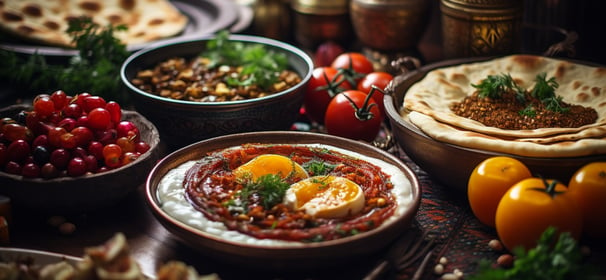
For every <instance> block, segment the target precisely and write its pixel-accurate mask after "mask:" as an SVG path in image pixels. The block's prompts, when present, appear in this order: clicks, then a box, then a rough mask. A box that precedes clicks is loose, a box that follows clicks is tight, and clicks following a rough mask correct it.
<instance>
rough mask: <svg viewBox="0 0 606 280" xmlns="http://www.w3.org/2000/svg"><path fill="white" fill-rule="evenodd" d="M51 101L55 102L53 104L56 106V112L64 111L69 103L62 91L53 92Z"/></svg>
mask: <svg viewBox="0 0 606 280" xmlns="http://www.w3.org/2000/svg"><path fill="white" fill-rule="evenodd" d="M50 99H51V100H52V101H53V104H54V105H55V110H57V111H58V110H62V109H63V107H65V105H67V102H68V100H67V99H68V98H67V94H66V93H65V92H64V91H62V90H58V91H55V92H53V93H52V94H51V95H50Z"/></svg>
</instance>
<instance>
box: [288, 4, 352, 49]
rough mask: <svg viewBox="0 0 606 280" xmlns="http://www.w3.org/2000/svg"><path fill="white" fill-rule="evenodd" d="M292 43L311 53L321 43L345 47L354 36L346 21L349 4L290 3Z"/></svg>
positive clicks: (348, 19) (349, 22) (347, 19)
mask: <svg viewBox="0 0 606 280" xmlns="http://www.w3.org/2000/svg"><path fill="white" fill-rule="evenodd" d="M291 7H292V10H293V14H294V15H293V17H294V23H293V24H294V28H295V40H296V41H297V42H298V43H299V44H300V45H301V46H302V47H304V48H308V49H315V48H316V47H317V46H318V45H319V44H321V43H323V42H325V41H335V42H337V43H339V44H341V45H348V44H349V43H351V41H353V37H354V33H353V30H352V27H351V21H350V18H349V0H332V1H326V0H293V1H291Z"/></svg>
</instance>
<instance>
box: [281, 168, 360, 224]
mask: <svg viewBox="0 0 606 280" xmlns="http://www.w3.org/2000/svg"><path fill="white" fill-rule="evenodd" d="M284 203H285V204H286V205H287V206H288V207H291V208H292V209H297V210H305V212H306V213H307V214H310V215H312V216H314V217H317V218H341V217H346V216H349V215H354V214H357V213H359V212H360V211H362V209H363V208H364V204H365V200H364V193H363V191H362V188H361V187H360V186H359V185H358V184H356V183H355V182H353V181H351V180H349V179H347V178H344V177H337V176H314V177H310V178H307V179H305V180H302V181H299V182H297V183H294V184H292V185H291V186H290V188H289V189H288V190H287V191H286V195H285V198H284Z"/></svg>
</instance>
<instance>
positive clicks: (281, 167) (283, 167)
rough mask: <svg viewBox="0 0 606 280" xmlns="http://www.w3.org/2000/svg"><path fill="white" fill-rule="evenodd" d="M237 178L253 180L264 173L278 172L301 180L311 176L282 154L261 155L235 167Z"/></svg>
mask: <svg viewBox="0 0 606 280" xmlns="http://www.w3.org/2000/svg"><path fill="white" fill-rule="evenodd" d="M233 174H234V175H235V176H236V178H240V179H243V178H246V179H251V180H253V181H257V179H258V178H259V177H261V176H263V175H267V174H276V175H279V176H280V177H282V178H283V179H284V178H292V179H296V180H301V179H305V178H307V177H309V175H307V171H305V169H303V167H302V166H301V165H299V164H298V163H296V162H294V161H292V160H291V159H290V158H288V157H285V156H282V155H274V154H265V155H260V156H257V157H255V158H253V159H252V160H250V161H249V162H247V163H245V164H243V165H241V166H239V167H238V168H236V169H234V171H233Z"/></svg>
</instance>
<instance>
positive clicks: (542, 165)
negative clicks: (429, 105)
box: [384, 57, 606, 193]
mask: <svg viewBox="0 0 606 280" xmlns="http://www.w3.org/2000/svg"><path fill="white" fill-rule="evenodd" d="M487 59H490V58H488V57H479V58H466V59H453V60H446V61H442V62H438V63H433V64H428V65H425V66H422V67H420V68H418V69H416V70H413V71H410V72H407V73H405V74H402V75H400V76H397V77H395V78H394V82H393V83H392V84H391V85H390V86H388V88H387V94H386V95H385V99H384V102H385V110H386V114H387V118H388V120H389V123H390V127H391V132H392V133H393V136H394V138H395V140H396V141H397V143H398V144H399V145H400V147H401V148H402V149H403V150H404V152H405V153H406V155H408V157H410V159H411V160H413V161H414V162H415V163H416V164H417V165H419V167H421V169H423V170H424V171H425V172H427V173H428V174H429V175H430V176H431V177H432V179H434V180H436V181H438V182H440V183H441V184H442V185H444V186H445V187H447V188H450V189H453V190H455V191H457V192H463V193H466V192H467V181H468V179H469V176H470V175H471V172H472V171H473V169H474V168H475V167H476V165H478V164H479V163H480V162H482V161H483V160H485V159H487V158H489V157H493V156H509V157H513V158H516V159H518V160H520V161H522V162H523V163H524V164H526V166H527V167H528V168H529V169H530V170H531V172H532V173H533V174H540V175H541V176H543V177H545V178H554V179H558V180H560V181H562V182H568V181H569V180H570V177H571V176H572V174H574V172H575V171H576V170H577V169H578V168H580V167H582V166H583V165H585V164H587V163H590V162H595V161H604V160H606V155H595V156H583V157H566V158H557V157H553V158H550V157H527V156H518V155H512V154H506V153H498V152H492V151H487V150H480V149H471V148H467V147H462V146H458V145H453V144H449V143H445V142H440V141H436V140H434V139H433V138H431V137H429V136H428V135H427V134H425V133H423V132H422V131H421V130H420V129H419V128H417V127H416V126H415V125H414V124H412V123H411V122H410V121H408V120H405V119H404V118H402V117H401V112H402V106H403V102H404V96H405V95H406V92H407V90H408V88H409V87H410V86H412V85H413V84H414V83H416V82H418V81H420V80H421V79H422V78H423V77H425V75H426V74H427V73H428V72H429V71H432V70H434V69H438V68H442V67H448V66H454V65H458V64H465V63H471V62H477V61H482V60H487Z"/></svg>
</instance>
